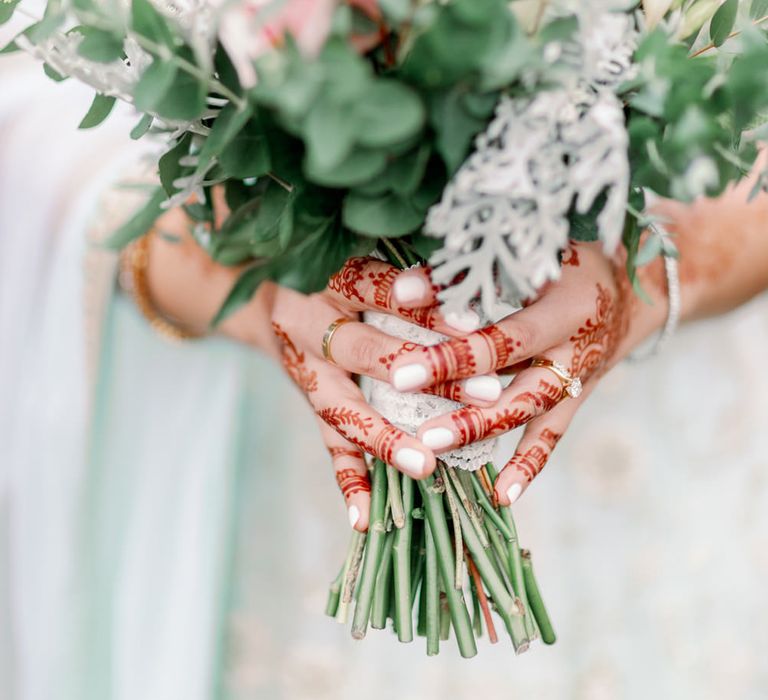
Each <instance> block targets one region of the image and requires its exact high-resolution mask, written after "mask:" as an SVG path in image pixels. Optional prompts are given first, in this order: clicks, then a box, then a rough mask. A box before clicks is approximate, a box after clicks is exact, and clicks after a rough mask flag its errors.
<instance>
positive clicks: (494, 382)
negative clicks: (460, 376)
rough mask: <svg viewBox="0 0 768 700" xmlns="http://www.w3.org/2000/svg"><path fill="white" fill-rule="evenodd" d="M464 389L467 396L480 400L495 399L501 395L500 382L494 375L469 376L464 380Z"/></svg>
mask: <svg viewBox="0 0 768 700" xmlns="http://www.w3.org/2000/svg"><path fill="white" fill-rule="evenodd" d="M464 391H466V392H467V396H471V397H472V398H473V399H480V400H481V401H497V400H498V398H499V396H501V382H500V381H499V380H498V379H496V377H489V376H487V375H485V376H482V377H470V378H469V379H467V380H466V381H465V382H464Z"/></svg>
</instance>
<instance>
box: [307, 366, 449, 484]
mask: <svg viewBox="0 0 768 700" xmlns="http://www.w3.org/2000/svg"><path fill="white" fill-rule="evenodd" d="M310 364H311V366H312V369H313V370H314V369H315V368H316V371H317V374H318V376H319V377H320V379H319V381H318V385H319V388H318V390H317V391H315V392H312V393H310V394H308V396H309V400H310V402H311V403H312V407H313V408H314V409H315V412H316V413H317V415H318V416H319V417H320V418H321V419H322V420H324V421H325V422H326V423H327V424H328V425H329V426H330V427H331V428H333V429H334V430H335V431H337V432H338V433H339V434H340V435H341V436H342V437H344V438H345V439H346V440H348V441H349V442H351V443H352V444H353V445H355V446H356V447H358V448H359V449H361V450H362V451H363V452H366V453H367V454H369V455H373V456H374V457H378V458H379V459H380V460H382V461H383V462H385V463H386V464H391V465H392V466H393V467H396V468H397V469H399V470H400V471H401V472H403V473H404V474H407V475H408V476H410V477H412V478H414V479H423V478H425V477H427V476H429V475H430V474H431V473H432V472H433V471H434V470H435V455H434V453H433V452H432V450H430V449H429V448H428V447H426V446H425V445H423V444H422V443H421V442H420V441H419V440H418V439H416V438H415V437H414V436H412V435H408V433H406V432H404V431H402V430H400V429H399V428H396V427H395V426H394V425H392V424H391V423H390V422H389V421H388V420H386V419H385V418H384V417H383V416H382V415H381V414H379V413H377V412H376V411H375V410H374V409H373V408H371V407H370V406H369V405H368V403H367V402H366V401H365V399H364V398H363V394H362V393H361V392H360V389H359V388H358V387H357V385H356V384H355V383H354V382H353V381H352V380H351V379H350V378H349V377H347V376H346V375H345V374H344V372H342V371H341V370H339V369H338V368H335V367H332V366H331V365H328V364H327V363H324V362H322V361H320V360H313V361H311V362H310ZM334 372H335V374H333V373H334ZM328 379H331V380H332V381H330V382H328V381H327V380H328Z"/></svg>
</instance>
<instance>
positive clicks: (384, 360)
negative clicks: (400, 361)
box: [379, 341, 419, 369]
mask: <svg viewBox="0 0 768 700" xmlns="http://www.w3.org/2000/svg"><path fill="white" fill-rule="evenodd" d="M417 347H419V345H418V343H412V342H410V341H408V342H407V343H403V344H402V345H401V346H400V348H399V349H398V350H397V352H391V353H390V354H389V355H382V356H381V357H380V358H379V363H380V364H382V365H384V366H385V367H386V368H387V369H390V368H391V367H392V363H393V362H394V361H395V360H396V359H397V358H398V357H400V355H403V354H405V353H406V352H410V351H411V350H415V349H416V348H417Z"/></svg>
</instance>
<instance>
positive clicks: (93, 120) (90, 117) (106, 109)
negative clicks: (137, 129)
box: [77, 93, 115, 129]
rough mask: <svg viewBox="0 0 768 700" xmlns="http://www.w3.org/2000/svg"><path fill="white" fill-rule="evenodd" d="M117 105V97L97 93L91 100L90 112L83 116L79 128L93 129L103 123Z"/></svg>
mask: <svg viewBox="0 0 768 700" xmlns="http://www.w3.org/2000/svg"><path fill="white" fill-rule="evenodd" d="M114 106H115V98H114V97H108V96H107V95H101V94H98V93H97V94H96V96H95V97H94V98H93V102H91V107H90V109H89V110H88V113H87V114H86V115H85V116H84V117H83V119H82V121H81V122H80V124H79V125H78V127H77V128H78V129H92V128H93V127H95V126H98V125H99V124H101V123H102V122H103V121H104V120H105V119H106V118H107V117H108V116H109V115H110V112H112V108H113V107H114Z"/></svg>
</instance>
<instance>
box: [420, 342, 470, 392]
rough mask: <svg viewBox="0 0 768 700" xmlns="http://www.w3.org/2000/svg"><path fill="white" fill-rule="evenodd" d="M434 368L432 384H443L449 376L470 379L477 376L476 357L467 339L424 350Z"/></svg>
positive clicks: (432, 346)
mask: <svg viewBox="0 0 768 700" xmlns="http://www.w3.org/2000/svg"><path fill="white" fill-rule="evenodd" d="M423 352H424V353H425V354H426V355H427V359H428V362H429V364H430V366H431V368H432V384H443V383H444V382H445V381H446V380H447V379H448V376H449V375H453V376H456V377H470V376H472V375H473V374H475V368H476V364H475V356H474V354H473V353H472V346H471V345H470V343H469V340H467V339H466V338H454V339H453V340H449V341H446V342H445V343H440V344H438V345H431V346H428V347H425V348H423Z"/></svg>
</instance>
